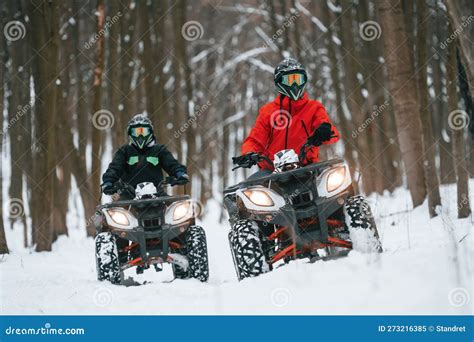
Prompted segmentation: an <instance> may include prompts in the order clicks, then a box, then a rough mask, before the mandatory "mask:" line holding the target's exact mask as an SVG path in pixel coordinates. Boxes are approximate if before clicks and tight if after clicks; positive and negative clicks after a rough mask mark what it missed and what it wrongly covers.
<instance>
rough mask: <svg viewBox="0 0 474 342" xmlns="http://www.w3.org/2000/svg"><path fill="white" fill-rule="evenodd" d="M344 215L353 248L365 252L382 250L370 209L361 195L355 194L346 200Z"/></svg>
mask: <svg viewBox="0 0 474 342" xmlns="http://www.w3.org/2000/svg"><path fill="white" fill-rule="evenodd" d="M344 216H345V226H346V228H347V229H348V231H349V236H350V239H351V241H352V249H353V250H356V251H359V252H365V253H370V252H382V244H381V242H380V239H379V233H378V231H377V226H376V225H375V220H374V217H373V215H372V210H371V209H370V206H369V203H367V201H366V200H365V198H364V197H363V196H360V195H357V196H353V197H349V198H348V199H347V200H346V203H345V204H344Z"/></svg>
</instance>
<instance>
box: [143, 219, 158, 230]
mask: <svg viewBox="0 0 474 342" xmlns="http://www.w3.org/2000/svg"><path fill="white" fill-rule="evenodd" d="M160 226H161V222H160V219H159V218H152V219H144V220H143V228H145V229H156V228H159V227H160Z"/></svg>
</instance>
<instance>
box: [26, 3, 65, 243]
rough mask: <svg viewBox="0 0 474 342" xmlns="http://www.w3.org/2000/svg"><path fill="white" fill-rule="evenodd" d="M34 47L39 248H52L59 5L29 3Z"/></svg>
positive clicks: (35, 240)
mask: <svg viewBox="0 0 474 342" xmlns="http://www.w3.org/2000/svg"><path fill="white" fill-rule="evenodd" d="M30 6H31V7H30V8H31V16H30V18H31V20H32V34H33V35H34V36H33V46H34V48H35V49H36V51H37V52H39V51H41V57H38V58H36V59H35V62H36V63H37V65H36V68H35V69H36V72H37V74H36V77H35V92H36V102H35V107H36V110H35V116H37V120H36V124H37V127H36V132H37V135H36V136H37V139H36V143H35V160H34V163H35V164H36V166H35V178H36V188H34V189H32V191H33V192H34V193H36V194H37V197H36V200H37V201H33V203H34V204H35V206H36V207H37V210H36V212H35V213H36V217H35V218H33V222H34V226H33V231H34V232H33V233H34V242H35V243H36V251H38V252H40V251H50V250H51V244H52V237H53V234H52V232H53V220H52V217H53V215H52V213H53V210H54V207H53V206H54V191H53V189H54V184H55V177H56V136H55V132H56V130H55V129H50V128H51V123H53V122H56V93H57V89H56V88H57V86H56V79H57V74H58V67H57V65H58V41H59V4H58V1H55V0H52V1H46V0H44V1H41V2H40V3H39V4H38V3H37V4H35V5H33V4H30Z"/></svg>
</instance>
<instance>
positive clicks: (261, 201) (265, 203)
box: [244, 190, 275, 207]
mask: <svg viewBox="0 0 474 342" xmlns="http://www.w3.org/2000/svg"><path fill="white" fill-rule="evenodd" d="M244 195H245V196H246V197H247V198H248V199H249V200H250V202H252V203H253V204H255V205H259V206H261V207H272V206H274V205H275V203H273V200H272V199H271V197H270V196H269V195H268V194H267V193H266V192H264V191H261V190H246V191H244Z"/></svg>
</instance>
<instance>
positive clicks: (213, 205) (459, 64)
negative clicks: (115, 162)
mask: <svg viewBox="0 0 474 342" xmlns="http://www.w3.org/2000/svg"><path fill="white" fill-rule="evenodd" d="M0 27H1V34H0V60H1V62H0V115H1V116H0V123H1V125H2V130H1V132H2V133H1V139H0V144H1V145H0V151H1V153H2V158H1V159H0V162H1V172H2V173H1V180H2V181H1V182H0V186H1V187H2V188H1V189H0V194H1V196H0V200H1V201H2V202H1V208H2V209H3V212H2V219H1V220H0V253H1V254H6V253H9V250H10V252H11V249H12V248H11V247H12V245H13V244H14V245H15V246H16V248H17V249H18V248H19V249H21V248H24V249H26V250H28V251H30V253H33V254H36V252H44V251H47V252H49V251H52V250H53V252H54V246H55V243H56V242H57V241H59V240H60V239H61V238H63V236H66V238H65V239H71V237H69V238H68V237H67V236H75V235H77V234H81V235H84V236H89V237H93V236H94V235H95V226H94V224H93V220H92V218H93V216H94V213H95V207H96V206H97V205H98V204H99V203H100V202H101V201H104V200H106V199H105V198H104V196H103V195H101V191H100V185H101V183H102V179H101V176H102V174H103V172H104V171H105V169H106V168H107V166H108V163H109V162H110V161H111V159H112V156H113V153H114V151H115V150H116V149H117V148H118V147H119V146H121V145H123V144H125V143H127V135H126V125H127V122H128V120H130V118H131V117H133V116H134V115H135V114H138V113H147V115H148V117H149V118H150V119H151V120H152V121H153V123H154V126H155V133H156V136H157V140H158V142H159V143H160V144H164V145H166V146H167V147H168V149H169V150H170V151H171V152H172V153H173V154H174V155H175V156H176V157H177V158H178V160H180V161H181V162H182V163H183V164H185V165H186V166H187V168H188V174H189V175H190V177H191V182H190V185H188V187H187V190H188V193H189V194H191V195H192V196H193V197H194V198H196V199H198V200H199V201H200V202H201V203H203V205H204V208H205V214H206V213H208V214H209V213H210V214H212V215H214V216H215V221H213V222H215V223H214V224H215V225H226V224H227V223H226V221H227V216H226V215H227V214H226V212H225V211H224V209H223V207H222V199H223V195H222V193H223V190H224V189H225V188H226V187H228V186H229V185H232V184H235V183H237V182H238V181H240V180H242V179H243V178H244V177H246V176H247V175H249V174H250V173H251V171H250V170H242V169H240V170H237V171H234V172H233V171H232V167H233V165H232V157H234V156H238V155H240V148H241V145H242V142H243V140H244V139H245V137H246V136H247V134H248V133H249V131H250V129H251V128H252V126H253V125H254V123H255V120H256V118H257V115H258V113H259V108H260V107H261V106H262V105H264V104H265V103H267V102H269V101H272V100H273V99H274V98H275V96H277V93H276V90H275V85H274V82H273V72H274V68H275V66H276V65H277V64H278V63H279V62H280V61H281V60H282V59H283V58H286V57H293V58H295V59H297V60H298V61H300V62H301V63H302V64H304V65H305V66H306V68H307V73H308V77H309V83H308V87H307V88H306V90H307V92H308V95H309V97H310V98H312V99H316V100H318V101H320V102H321V103H322V104H323V105H324V106H325V107H326V109H327V112H328V114H329V116H330V119H331V121H332V122H333V123H334V125H335V126H336V127H337V128H338V130H339V131H340V133H341V139H340V140H339V142H338V143H336V144H333V145H329V146H327V147H323V148H321V152H320V159H321V160H326V159H330V158H334V157H340V158H343V159H344V160H346V161H347V163H348V165H349V167H350V171H351V174H352V178H353V180H354V183H353V184H354V186H355V187H356V188H357V191H358V192H360V193H363V194H365V195H367V196H369V198H382V197H384V198H385V197H386V198H392V199H393V198H396V197H397V194H399V192H398V191H406V193H407V196H408V197H407V198H409V202H410V203H409V204H406V205H405V204H403V206H401V207H400V206H399V207H397V208H395V207H393V208H390V207H389V206H388V205H386V204H385V205H381V206H379V208H376V209H375V211H376V212H377V211H379V213H380V211H382V210H383V211H384V213H382V214H384V215H385V217H390V219H392V218H393V217H394V216H391V215H397V213H398V212H407V211H408V212H411V211H413V210H416V208H417V207H420V206H423V205H425V206H426V207H427V210H426V211H423V214H422V215H420V216H417V220H419V221H420V222H424V224H426V225H430V223H429V222H430V220H436V219H437V217H438V218H439V215H442V213H443V208H448V207H449V208H451V209H450V215H451V217H452V219H453V220H455V219H458V218H459V219H462V218H466V220H467V221H466V220H464V221H462V222H465V223H467V225H468V226H469V227H470V228H469V229H468V230H467V231H468V233H467V234H469V232H470V229H471V228H472V219H471V203H470V200H469V199H470V198H471V201H472V191H473V189H472V183H471V189H470V188H469V181H470V179H471V178H472V177H473V176H474V122H473V121H474V120H473V112H474V105H473V97H474V64H473V60H474V47H473V46H474V45H473V44H472V42H473V41H474V8H473V3H472V2H471V1H469V0H416V1H411V0H380V1H375V0H312V1H311V0H265V1H256V0H255V1H254V0H246V1H230V0H193V1H191V0H163V1H161V0H160V1H155V0H81V1H78V0H77V1H76V0H67V1H59V0H2V1H0ZM443 187H448V188H449V189H452V190H453V191H451V192H450V194H453V196H448V197H443V191H442V190H440V189H443ZM170 191H183V190H182V189H181V190H177V189H173V190H170ZM470 191H471V193H470ZM374 196H375V197H374ZM387 203H388V202H387ZM382 208H383V209H382ZM402 221H403V220H402ZM468 221H469V222H468ZM435 222H438V221H435ZM443 222H444V219H443ZM455 222H458V221H455ZM459 222H461V221H459ZM465 223H463V225H464V226H465V225H466V224H465ZM397 224H402V225H403V222H402V223H400V221H397ZM456 225H457V223H455V224H454V226H456ZM403 227H404V226H403ZM206 229H207V228H206ZM215 229H218V228H215ZM403 229H405V228H403ZM411 229H412V230H414V231H416V230H417V227H416V224H415V225H412V227H411ZM403 232H405V230H403ZM209 234H211V233H208V235H209ZM403 234H405V233H403ZM10 238H11V239H12V240H11V241H10ZM411 238H412V239H415V237H413V236H411ZM85 239H86V240H87V238H85ZM89 240H91V241H92V239H89ZM211 240H212V239H211ZM62 241H63V240H62ZM81 241H82V240H81ZM410 241H411V243H412V244H413V245H412V246H415V245H416V244H415V243H414V242H413V241H415V240H410ZM410 241H409V243H410ZM382 242H383V241H382ZM210 243H211V242H209V244H210ZM9 247H10V248H9ZM225 248H227V247H225ZM225 248H224V247H221V249H222V250H225ZM209 249H210V250H211V249H212V247H211V245H209ZM394 249H396V248H394ZM388 250H390V247H389V248H388ZM91 253H92V252H91ZM210 253H211V252H210ZM43 254H44V253H42V255H43ZM211 254H212V253H211ZM91 256H92V254H91ZM211 266H212V263H211ZM90 267H94V263H93V261H91V266H90ZM211 272H212V267H211ZM461 273H462V272H461ZM462 274H464V275H465V273H462ZM91 277H92V278H93V276H91ZM420 288H421V287H420ZM468 288H469V287H468ZM293 295H294V293H293Z"/></svg>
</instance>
